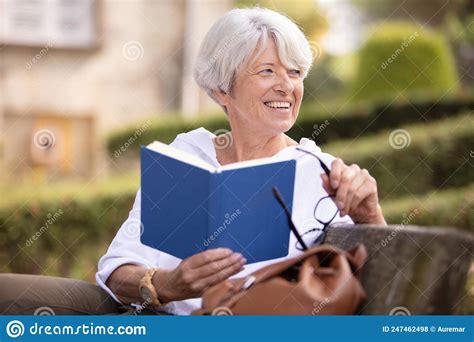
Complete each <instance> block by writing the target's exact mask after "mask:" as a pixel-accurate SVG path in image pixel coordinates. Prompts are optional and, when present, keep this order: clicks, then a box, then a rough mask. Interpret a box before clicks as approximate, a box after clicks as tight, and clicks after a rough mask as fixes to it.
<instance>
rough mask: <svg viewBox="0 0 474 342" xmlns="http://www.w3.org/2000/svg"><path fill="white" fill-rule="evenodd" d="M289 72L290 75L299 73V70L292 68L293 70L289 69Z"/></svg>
mask: <svg viewBox="0 0 474 342" xmlns="http://www.w3.org/2000/svg"><path fill="white" fill-rule="evenodd" d="M290 74H292V75H298V76H299V75H301V71H299V70H297V69H293V70H290Z"/></svg>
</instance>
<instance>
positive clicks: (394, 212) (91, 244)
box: [0, 183, 474, 281]
mask: <svg viewBox="0 0 474 342" xmlns="http://www.w3.org/2000/svg"><path fill="white" fill-rule="evenodd" d="M52 190H54V189H52ZM99 190H100V189H98V192H97V193H96V194H95V195H94V196H89V198H88V199H86V198H84V199H81V200H69V199H65V198H57V199H56V200H54V199H52V198H51V199H49V200H44V201H40V202H36V203H28V204H26V205H25V204H23V203H11V204H10V205H9V206H4V207H0V227H1V229H0V264H1V265H3V266H2V269H1V270H0V272H21V273H33V274H48V275H57V276H66V277H73V278H81V279H87V280H89V281H93V280H94V273H95V271H96V266H97V262H98V260H99V258H100V257H101V256H102V255H103V254H104V253H105V251H106V250H107V248H108V245H109V243H110V241H111V240H112V238H113V237H114V236H115V233H116V231H117V230H118V228H119V227H120V225H121V224H122V223H123V221H124V220H125V219H126V218H127V215H128V212H129V210H130V208H131V205H132V203H133V199H134V196H135V191H132V190H127V191H123V192H121V193H120V192H117V191H114V192H113V193H112V192H108V191H104V192H103V193H100V191H99ZM473 197H474V185H473V184H472V183H471V184H470V185H469V186H466V187H464V188H460V189H451V190H444V191H439V192H436V193H432V194H429V195H424V196H419V197H412V196H408V197H407V198H402V199H399V200H396V201H388V202H387V201H385V202H383V203H382V208H383V211H384V213H385V215H386V218H387V221H388V222H389V223H394V224H399V223H404V222H403V220H404V219H406V217H411V215H410V213H412V212H413V211H414V210H415V209H417V210H418V211H419V213H418V214H417V215H416V216H415V218H414V219H413V220H411V221H409V222H405V223H406V224H420V225H449V226H457V227H461V228H464V229H472V227H473V226H474V210H472V206H473V202H472V199H473ZM420 203H422V204H423V207H422V206H420ZM59 210H62V214H61V215H60V216H59V217H58V218H57V219H56V220H55V222H54V223H52V224H51V225H50V226H49V227H48V228H47V230H45V231H44V232H43V233H41V234H40V235H39V237H37V239H36V240H34V241H32V243H30V244H28V243H27V241H28V240H29V239H31V238H32V236H33V235H35V234H36V233H37V232H41V227H42V226H44V225H45V223H46V221H47V220H48V218H51V217H53V218H54V217H55V213H57V212H58V211H59ZM48 214H49V217H48Z"/></svg>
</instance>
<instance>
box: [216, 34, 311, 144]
mask: <svg viewBox="0 0 474 342" xmlns="http://www.w3.org/2000/svg"><path fill="white" fill-rule="evenodd" d="M215 95H216V97H217V98H218V99H219V101H220V102H221V104H222V105H224V106H226V108H227V113H228V115H229V119H230V121H231V125H232V124H234V125H235V124H236V123H237V124H238V125H239V126H241V127H246V129H252V130H255V131H256V132H259V134H264V133H266V134H269V135H276V134H279V133H282V132H286V131H288V130H289V129H290V128H291V127H292V126H293V125H294V123H295V121H296V118H297V116H298V112H299V109H300V105H301V100H302V96H303V78H302V76H301V75H300V71H299V70H295V69H288V68H287V67H285V66H284V65H283V64H282V63H281V61H280V58H279V57H278V50H277V47H276V45H275V42H274V40H273V39H268V44H267V46H266V48H265V49H264V50H263V51H262V52H261V53H260V55H259V56H258V57H257V58H251V59H250V62H249V63H248V65H247V66H246V67H244V68H242V69H241V70H240V72H238V73H237V75H236V78H235V80H234V83H233V86H232V89H231V91H230V94H222V93H219V94H217V93H215Z"/></svg>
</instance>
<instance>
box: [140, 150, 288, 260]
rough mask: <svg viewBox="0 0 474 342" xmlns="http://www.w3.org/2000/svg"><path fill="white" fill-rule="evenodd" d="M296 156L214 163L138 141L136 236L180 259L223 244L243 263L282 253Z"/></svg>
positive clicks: (285, 245) (285, 243) (270, 257)
mask: <svg viewBox="0 0 474 342" xmlns="http://www.w3.org/2000/svg"><path fill="white" fill-rule="evenodd" d="M295 169H296V161H295V160H284V161H275V160H274V159H272V158H262V159H256V160H251V161H244V162H239V163H233V164H228V165H225V166H223V167H219V168H215V167H214V166H212V165H211V164H208V163H207V162H205V161H203V160H202V159H199V158H198V157H196V156H193V155H191V154H189V153H186V152H184V151H181V150H178V149H176V148H174V147H172V146H168V145H166V144H163V143H160V142H154V143H152V144H150V145H148V146H146V147H145V146H142V147H141V223H142V234H141V242H142V243H143V244H145V245H147V246H150V247H153V248H156V249H158V250H161V251H163V252H166V253H168V254H171V255H174V256H176V257H178V258H181V259H184V258H187V257H189V256H191V255H193V254H196V253H199V252H202V251H204V250H207V249H211V248H218V247H227V248H230V249H232V250H233V251H234V252H239V253H241V254H242V255H243V256H244V257H245V258H246V259H247V262H248V263H253V262H257V261H263V260H269V259H274V258H279V257H283V256H286V255H287V254H288V246H289V238H290V228H289V226H288V220H287V217H286V216H285V214H284V211H283V208H282V207H281V206H280V205H279V203H278V201H277V200H276V199H275V198H274V196H273V194H272V187H273V186H277V187H278V189H279V191H280V193H281V194H282V196H283V198H284V200H285V202H286V204H287V206H288V209H289V210H290V212H291V208H292V203H293V191H294V181H295Z"/></svg>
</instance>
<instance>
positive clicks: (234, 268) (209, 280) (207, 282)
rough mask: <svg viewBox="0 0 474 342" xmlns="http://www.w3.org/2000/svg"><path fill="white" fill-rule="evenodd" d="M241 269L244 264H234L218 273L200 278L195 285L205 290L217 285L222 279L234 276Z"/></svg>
mask: <svg viewBox="0 0 474 342" xmlns="http://www.w3.org/2000/svg"><path fill="white" fill-rule="evenodd" d="M241 269H242V265H240V264H233V265H231V266H229V267H227V268H225V269H223V270H222V271H220V272H218V273H216V274H213V275H211V276H209V277H206V278H203V279H200V280H198V281H196V283H195V286H196V288H198V289H200V290H205V289H206V288H208V287H209V286H212V285H215V284H217V283H218V282H220V281H222V280H225V279H227V278H229V277H230V276H232V275H234V274H237V273H239V272H240V271H241Z"/></svg>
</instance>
